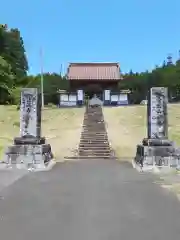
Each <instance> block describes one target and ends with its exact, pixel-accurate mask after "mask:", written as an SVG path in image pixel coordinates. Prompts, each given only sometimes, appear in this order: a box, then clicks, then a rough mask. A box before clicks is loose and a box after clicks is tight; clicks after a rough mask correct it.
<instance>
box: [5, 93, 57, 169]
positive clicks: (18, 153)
mask: <svg viewBox="0 0 180 240" xmlns="http://www.w3.org/2000/svg"><path fill="white" fill-rule="evenodd" d="M52 158H53V155H52V151H51V146H50V145H49V144H46V143H45V138H44V137H41V96H40V93H39V91H38V89H36V88H25V89H22V92H21V107H20V137H16V138H15V139H14V145H13V146H10V147H8V149H7V151H6V153H5V159H4V162H5V163H7V164H8V165H13V166H14V165H15V166H17V167H19V166H21V167H22V166H23V167H25V168H29V167H32V168H42V167H45V166H46V164H48V162H49V161H50V160H51V159H52Z"/></svg>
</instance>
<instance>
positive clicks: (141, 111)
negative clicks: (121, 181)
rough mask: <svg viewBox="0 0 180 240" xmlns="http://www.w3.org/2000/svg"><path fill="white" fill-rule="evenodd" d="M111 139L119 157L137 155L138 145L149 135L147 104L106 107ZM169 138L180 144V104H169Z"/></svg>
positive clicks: (105, 114)
mask: <svg viewBox="0 0 180 240" xmlns="http://www.w3.org/2000/svg"><path fill="white" fill-rule="evenodd" d="M104 118H105V121H106V127H107V131H108V136H109V141H110V143H111V145H112V148H113V149H114V150H115V152H116V154H117V156H118V157H119V159H122V160H124V159H125V158H126V159H129V160H130V161H131V160H132V158H133V157H134V156H135V152H136V145H137V144H138V143H141V141H142V139H143V138H144V137H146V136H147V128H146V106H127V107H124V106H121V107H114V108H109V107H107V108H104ZM168 122H169V139H171V140H174V141H175V142H176V143H177V145H180V105H179V104H170V105H169V106H168Z"/></svg>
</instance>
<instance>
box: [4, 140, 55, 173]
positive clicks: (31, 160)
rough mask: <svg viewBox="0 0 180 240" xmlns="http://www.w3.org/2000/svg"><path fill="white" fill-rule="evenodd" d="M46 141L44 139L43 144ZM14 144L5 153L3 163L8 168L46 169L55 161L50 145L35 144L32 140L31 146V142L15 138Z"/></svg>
mask: <svg viewBox="0 0 180 240" xmlns="http://www.w3.org/2000/svg"><path fill="white" fill-rule="evenodd" d="M17 139H18V140H19V141H17ZM26 140H27V139H26ZM34 140H35V139H34ZM36 140H37V139H36ZM44 140H45V139H44V138H43V142H45V141H44ZM14 143H15V144H14V145H13V146H9V147H8V148H7V150H6V152H5V156H4V159H3V163H4V164H5V165H6V166H7V167H15V168H18V169H22V168H23V169H45V168H46V167H47V166H48V164H49V162H50V161H51V160H52V159H53V154H52V150H51V146H50V144H46V143H44V144H38V143H37V142H36V143H34V144H33V141H32V139H31V144H30V141H23V138H15V141H14ZM17 143H18V144H17ZM39 143H40V142H39Z"/></svg>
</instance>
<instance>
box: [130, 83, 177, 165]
mask: <svg viewBox="0 0 180 240" xmlns="http://www.w3.org/2000/svg"><path fill="white" fill-rule="evenodd" d="M167 99H168V95H167V89H166V88H160V87H157V88H151V89H150V91H149V94H148V106H147V130H148V131H147V132H148V134H147V135H148V137H147V138H144V139H143V141H142V144H140V145H137V151H136V156H135V159H134V162H135V164H137V165H139V166H140V167H141V168H146V167H147V168H149V167H154V166H156V167H165V166H166V167H176V168H179V167H180V160H179V159H180V152H179V150H177V149H176V148H175V145H174V143H173V142H172V141H169V140H168V124H167V102H168V101H167Z"/></svg>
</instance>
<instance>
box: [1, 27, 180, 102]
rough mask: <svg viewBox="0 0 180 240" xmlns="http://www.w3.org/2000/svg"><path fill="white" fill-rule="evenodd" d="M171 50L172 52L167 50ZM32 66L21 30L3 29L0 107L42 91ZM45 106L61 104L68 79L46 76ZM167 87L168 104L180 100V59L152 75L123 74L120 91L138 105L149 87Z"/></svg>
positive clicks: (163, 63) (146, 72) (157, 69)
mask: <svg viewBox="0 0 180 240" xmlns="http://www.w3.org/2000/svg"><path fill="white" fill-rule="evenodd" d="M167 50H169V49H167ZM28 70H29V66H28V59H27V55H26V50H25V46H24V42H23V38H22V36H21V33H20V31H19V29H17V28H11V29H8V26H7V25H3V24H1V25H0V104H18V103H19V98H20V91H21V88H22V87H38V88H39V87H40V83H41V75H40V74H38V75H36V76H33V75H29V74H28ZM43 79H44V94H45V104H48V103H53V104H57V103H58V90H59V89H61V90H68V88H69V86H68V81H67V80H66V76H62V75H61V74H60V73H44V74H43ZM155 86H163V87H168V93H169V101H171V102H174V101H179V100H180V59H177V60H175V61H174V60H173V59H172V58H171V57H170V56H167V58H165V60H164V61H163V62H162V65H161V66H155V67H154V69H153V70H152V71H145V72H140V73H138V72H133V71H132V70H130V71H129V72H128V73H126V74H123V80H121V81H120V83H119V86H118V88H119V89H117V90H118V91H119V90H123V89H129V90H130V91H131V94H130V101H131V103H132V104H139V103H140V102H141V101H142V100H144V99H146V96H147V91H148V89H149V88H150V87H155Z"/></svg>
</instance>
